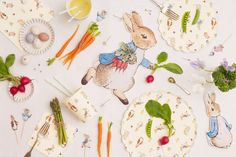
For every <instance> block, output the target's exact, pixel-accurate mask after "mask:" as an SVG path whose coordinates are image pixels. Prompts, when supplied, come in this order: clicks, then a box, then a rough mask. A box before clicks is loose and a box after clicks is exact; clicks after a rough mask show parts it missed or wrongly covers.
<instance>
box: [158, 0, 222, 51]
mask: <svg viewBox="0 0 236 157" xmlns="http://www.w3.org/2000/svg"><path fill="white" fill-rule="evenodd" d="M164 5H165V6H168V7H170V9H171V10H173V11H174V12H176V13H177V14H178V15H179V16H180V18H179V20H177V21H174V20H170V19H169V18H168V17H167V16H165V15H164V14H160V16H159V19H158V23H159V30H160V32H161V35H162V38H163V39H164V40H166V42H167V43H168V45H170V46H171V47H173V48H174V49H175V50H177V51H182V52H198V51H200V50H201V49H202V48H204V47H205V46H206V45H207V44H208V43H209V42H210V41H211V40H213V39H214V38H215V37H216V36H217V32H216V31H217V26H218V21H217V17H216V16H217V11H216V10H215V9H214V8H213V3H212V2H211V1H209V0H208V1H203V0H178V1H176V0H167V1H166V2H165V4H164ZM197 8H200V17H199V20H198V23H197V24H195V25H192V21H193V19H194V17H195V13H196V9H197ZM187 11H190V17H189V20H188V22H187V32H186V33H184V32H183V31H182V17H183V15H184V13H185V12H187Z"/></svg>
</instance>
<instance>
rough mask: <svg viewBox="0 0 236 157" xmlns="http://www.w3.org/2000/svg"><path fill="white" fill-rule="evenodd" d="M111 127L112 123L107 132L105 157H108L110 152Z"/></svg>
mask: <svg viewBox="0 0 236 157" xmlns="http://www.w3.org/2000/svg"><path fill="white" fill-rule="evenodd" d="M111 127H112V123H109V124H108V132H107V157H110V151H111Z"/></svg>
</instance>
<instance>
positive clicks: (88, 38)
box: [62, 22, 100, 69]
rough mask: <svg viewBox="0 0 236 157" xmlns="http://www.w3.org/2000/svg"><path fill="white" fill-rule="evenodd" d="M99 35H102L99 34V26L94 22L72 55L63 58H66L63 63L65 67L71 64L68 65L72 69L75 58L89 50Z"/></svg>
mask: <svg viewBox="0 0 236 157" xmlns="http://www.w3.org/2000/svg"><path fill="white" fill-rule="evenodd" d="M99 34H100V32H99V28H98V25H97V24H96V23H95V22H92V23H91V24H90V25H89V27H88V29H87V31H86V33H85V34H84V35H83V37H82V38H81V40H80V41H79V43H78V44H77V46H76V47H75V48H74V49H73V50H72V51H71V52H70V53H68V54H66V55H65V56H63V57H62V58H65V60H64V61H63V63H64V65H65V64H67V63H69V65H68V69H69V67H70V65H71V63H72V62H73V60H74V59H75V57H76V56H77V55H78V54H79V53H80V52H82V51H83V50H85V49H86V48H88V47H89V46H90V45H91V44H92V43H93V42H94V41H95V39H96V37H97V36H98V35H99Z"/></svg>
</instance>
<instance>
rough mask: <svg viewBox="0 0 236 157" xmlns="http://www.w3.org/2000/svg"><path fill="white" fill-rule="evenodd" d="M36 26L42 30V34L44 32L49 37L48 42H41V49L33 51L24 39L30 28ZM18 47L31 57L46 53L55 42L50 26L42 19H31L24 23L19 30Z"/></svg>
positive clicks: (31, 46)
mask: <svg viewBox="0 0 236 157" xmlns="http://www.w3.org/2000/svg"><path fill="white" fill-rule="evenodd" d="M33 26H37V27H39V28H40V30H42V32H45V33H47V34H48V35H49V40H48V41H46V42H43V45H42V48H40V49H35V48H34V47H33V45H32V44H29V43H27V42H26V40H25V37H26V35H27V34H28V33H29V32H30V29H31V27H33ZM19 38H20V39H19V40H20V45H21V47H22V48H23V49H24V50H25V51H26V52H27V53H29V54H32V55H39V54H43V53H45V52H46V51H48V50H49V49H50V48H51V47H52V45H53V43H54V41H55V33H54V30H53V28H52V26H51V25H50V24H49V23H48V22H47V21H45V20H42V19H31V20H29V21H27V22H26V23H25V25H24V26H23V27H22V29H21V30H20V37H19Z"/></svg>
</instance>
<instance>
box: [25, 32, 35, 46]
mask: <svg viewBox="0 0 236 157" xmlns="http://www.w3.org/2000/svg"><path fill="white" fill-rule="evenodd" d="M34 39H35V36H34V34H32V33H28V34H27V35H26V37H25V40H26V42H27V43H29V44H32V43H33V42H34Z"/></svg>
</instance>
